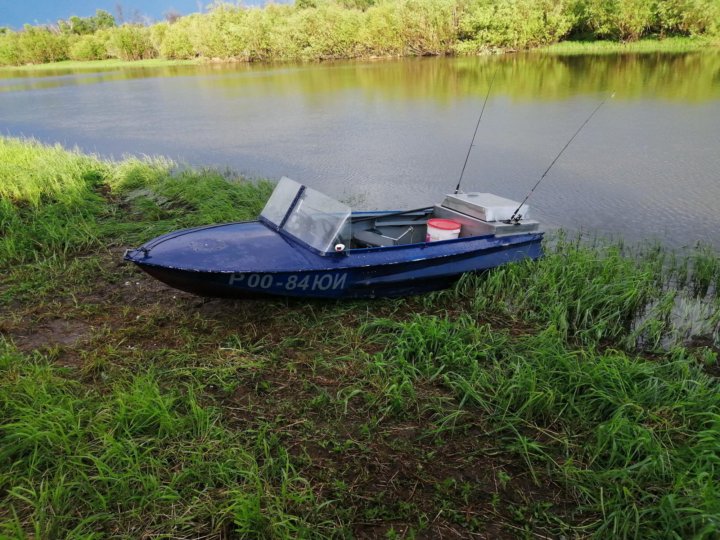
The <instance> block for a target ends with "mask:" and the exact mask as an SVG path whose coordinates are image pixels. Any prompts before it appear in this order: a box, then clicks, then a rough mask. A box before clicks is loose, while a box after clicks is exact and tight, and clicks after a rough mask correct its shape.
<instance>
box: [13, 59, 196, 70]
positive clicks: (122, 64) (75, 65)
mask: <svg viewBox="0 0 720 540" xmlns="http://www.w3.org/2000/svg"><path fill="white" fill-rule="evenodd" d="M199 63H201V62H200V61H198V60H171V59H162V58H149V59H145V60H120V59H118V58H109V59H107V60H63V61H61V62H49V63H46V64H29V65H24V66H0V72H3V71H5V72H13V71H24V72H27V71H55V70H73V71H78V70H87V71H104V70H110V69H118V68H129V67H132V68H157V67H173V66H194V65H197V64H199Z"/></svg>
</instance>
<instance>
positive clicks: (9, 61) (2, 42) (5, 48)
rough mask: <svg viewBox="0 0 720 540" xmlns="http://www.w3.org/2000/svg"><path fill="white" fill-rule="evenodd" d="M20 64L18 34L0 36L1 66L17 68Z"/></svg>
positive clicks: (8, 33) (7, 33) (9, 33)
mask: <svg viewBox="0 0 720 540" xmlns="http://www.w3.org/2000/svg"><path fill="white" fill-rule="evenodd" d="M20 62H21V60H20V43H19V39H18V34H17V33H15V32H5V33H3V34H0V66H16V65H18V64H20Z"/></svg>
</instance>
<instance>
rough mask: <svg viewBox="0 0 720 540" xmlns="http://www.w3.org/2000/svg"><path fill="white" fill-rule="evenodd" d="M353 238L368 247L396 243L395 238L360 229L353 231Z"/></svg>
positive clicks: (386, 245)
mask: <svg viewBox="0 0 720 540" xmlns="http://www.w3.org/2000/svg"><path fill="white" fill-rule="evenodd" d="M353 240H355V241H356V242H357V243H359V244H361V245H362V246H366V247H388V246H394V245H395V239H393V238H390V237H389V236H383V235H381V234H377V233H374V232H372V231H358V232H356V233H353Z"/></svg>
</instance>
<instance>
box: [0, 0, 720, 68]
mask: <svg viewBox="0 0 720 540" xmlns="http://www.w3.org/2000/svg"><path fill="white" fill-rule="evenodd" d="M360 4H362V5H360ZM360 4H359V3H355V2H350V1H340V0H338V1H334V0H319V1H310V2H297V3H296V4H295V5H275V4H269V5H267V6H265V7H263V8H257V7H248V8H245V7H241V6H237V5H232V4H226V3H216V4H214V5H213V7H212V9H211V10H210V11H209V12H208V13H205V14H192V15H188V16H185V17H181V18H179V19H177V20H174V21H173V22H172V23H167V22H160V23H156V24H155V25H152V26H150V27H143V26H140V25H134V24H124V25H122V26H117V27H110V28H108V27H107V25H100V26H97V29H96V30H95V32H94V33H86V32H84V31H83V32H82V35H78V33H73V32H66V31H64V30H66V27H65V26H63V27H61V28H44V27H43V28H41V27H30V26H27V27H25V29H24V30H22V31H19V32H7V33H5V34H1V35H0V65H21V64H26V63H31V64H36V63H43V62H54V61H58V60H63V59H67V58H68V57H70V58H73V59H76V60H82V59H98V58H104V57H112V58H120V59H124V60H128V59H130V60H136V59H143V58H154V57H156V56H157V55H161V56H162V57H164V58H167V59H192V58H195V57H198V56H200V57H204V58H207V59H225V60H228V59H234V60H243V61H258V60H321V59H329V58H355V57H360V56H364V57H366V56H386V55H393V56H396V55H417V56H422V55H441V54H455V53H461V54H467V53H473V54H474V53H478V52H483V51H490V50H516V49H526V48H531V47H537V46H541V45H549V44H553V43H557V42H558V41H561V40H565V39H568V38H582V39H585V40H587V39H592V40H596V39H611V40H615V41H623V42H625V41H633V40H637V39H639V38H641V37H646V36H659V37H662V38H664V37H667V36H695V37H697V36H709V37H713V36H718V35H719V34H720V5H719V4H718V3H717V2H716V1H715V0H692V1H688V0H664V1H662V2H653V1H650V0H631V1H625V0H622V1H621V0H588V1H584V0H562V1H559V2H553V1H550V0H492V1H491V0H470V1H464V0H463V1H461V0H422V1H421V0H377V1H368V2H362V3H360ZM76 19H77V18H76ZM81 22H82V21H81ZM90 27H92V25H90ZM90 27H89V29H88V31H90Z"/></svg>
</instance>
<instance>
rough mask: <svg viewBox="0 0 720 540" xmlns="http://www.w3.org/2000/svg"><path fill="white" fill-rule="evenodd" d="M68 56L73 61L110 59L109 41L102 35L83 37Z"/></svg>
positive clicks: (71, 47) (72, 46)
mask: <svg viewBox="0 0 720 540" xmlns="http://www.w3.org/2000/svg"><path fill="white" fill-rule="evenodd" d="M68 54H69V56H70V58H71V59H72V60H103V59H105V58H108V51H107V41H106V40H104V39H103V38H102V37H101V35H100V34H88V35H85V36H81V37H80V38H79V39H78V40H77V41H76V42H74V43H73V44H72V45H71V46H70V50H69V53H68Z"/></svg>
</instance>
